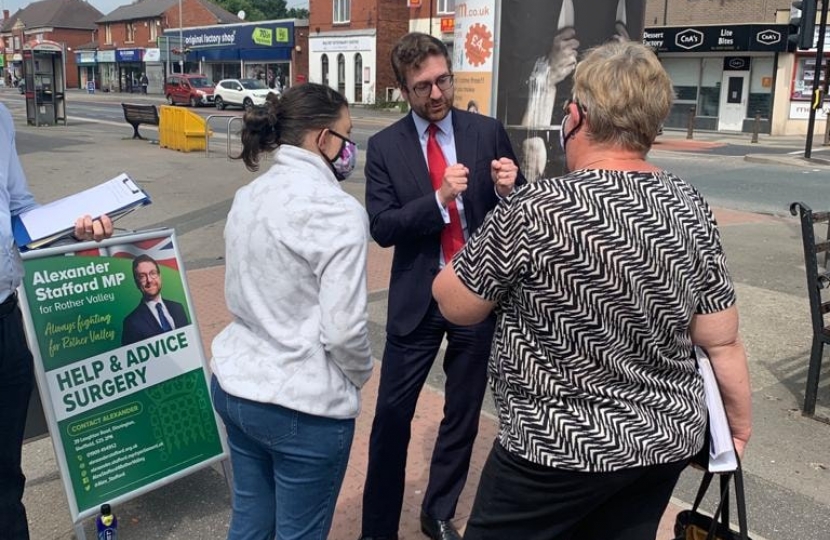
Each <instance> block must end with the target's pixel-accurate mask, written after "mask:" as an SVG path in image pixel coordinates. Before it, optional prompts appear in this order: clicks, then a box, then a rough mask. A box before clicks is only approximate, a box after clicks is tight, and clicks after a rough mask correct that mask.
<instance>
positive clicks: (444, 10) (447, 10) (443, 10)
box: [438, 0, 455, 15]
mask: <svg viewBox="0 0 830 540" xmlns="http://www.w3.org/2000/svg"><path fill="white" fill-rule="evenodd" d="M454 12H455V0H438V15H449V14H451V13H454Z"/></svg>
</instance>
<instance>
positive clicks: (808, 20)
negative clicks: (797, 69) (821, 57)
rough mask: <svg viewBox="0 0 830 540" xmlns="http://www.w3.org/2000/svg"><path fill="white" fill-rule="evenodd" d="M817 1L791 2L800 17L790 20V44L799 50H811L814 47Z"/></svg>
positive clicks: (802, 0)
mask: <svg viewBox="0 0 830 540" xmlns="http://www.w3.org/2000/svg"><path fill="white" fill-rule="evenodd" d="M817 4H818V0H801V1H797V2H793V4H792V5H793V7H794V8H795V9H797V10H799V11H800V12H801V13H800V16H798V17H792V18H791V19H790V36H789V40H790V43H792V44H793V45H795V46H797V47H798V48H799V49H802V50H806V49H813V48H815V46H816V13H817V12H818V5H817Z"/></svg>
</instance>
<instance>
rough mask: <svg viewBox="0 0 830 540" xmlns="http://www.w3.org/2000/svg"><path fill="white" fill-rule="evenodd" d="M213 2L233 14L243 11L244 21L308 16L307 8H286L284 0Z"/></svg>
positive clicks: (224, 0) (215, 0)
mask: <svg viewBox="0 0 830 540" xmlns="http://www.w3.org/2000/svg"><path fill="white" fill-rule="evenodd" d="M213 2H214V3H216V4H217V5H219V6H221V7H222V8H224V9H226V10H228V11H230V12H231V13H233V14H237V13H239V12H240V11H244V12H245V20H246V21H266V20H271V19H307V18H308V10H307V9H302V8H291V9H288V7H287V6H286V2H285V0H213Z"/></svg>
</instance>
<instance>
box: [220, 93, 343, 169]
mask: <svg viewBox="0 0 830 540" xmlns="http://www.w3.org/2000/svg"><path fill="white" fill-rule="evenodd" d="M343 107H348V101H346V98H344V97H343V95H342V94H340V93H338V92H337V91H335V90H333V89H332V88H329V87H328V86H324V85H322V84H316V83H304V84H300V85H296V86H292V87H291V88H289V89H288V90H286V91H285V92H283V94H282V95H281V96H277V95H276V94H268V98H267V100H266V103H265V105H262V106H259V107H251V108H250V109H249V110H248V111H247V112H246V113H245V116H244V117H243V123H244V125H243V127H242V152H241V153H240V154H239V155H238V156H236V159H241V160H242V161H244V162H245V166H246V167H247V168H248V170H251V171H256V170H258V169H259V160H260V158H261V157H262V154H263V153H269V152H273V151H274V150H276V149H277V148H278V147H279V146H280V145H282V144H289V145H292V146H302V144H303V140H304V139H305V135H306V133H308V132H309V131H316V130H322V129H325V128H327V127H330V126H331V125H332V124H334V123H335V122H336V121H337V120H338V119H339V118H340V114H341V113H342V110H343Z"/></svg>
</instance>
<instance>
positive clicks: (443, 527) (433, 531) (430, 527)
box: [421, 512, 461, 540]
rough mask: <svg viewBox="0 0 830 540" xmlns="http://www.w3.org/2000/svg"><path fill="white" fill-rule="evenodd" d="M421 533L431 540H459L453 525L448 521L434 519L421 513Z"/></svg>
mask: <svg viewBox="0 0 830 540" xmlns="http://www.w3.org/2000/svg"><path fill="white" fill-rule="evenodd" d="M421 532H422V533H424V534H425V535H427V536H429V537H430V538H432V540H461V535H460V534H458V531H457V530H455V525H453V524H452V521H450V520H448V519H435V518H432V517H430V516H428V515H427V514H426V513H424V512H421Z"/></svg>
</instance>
